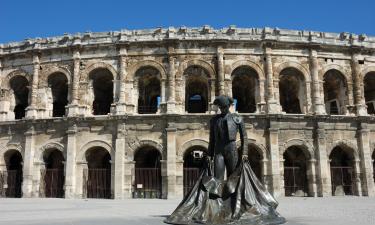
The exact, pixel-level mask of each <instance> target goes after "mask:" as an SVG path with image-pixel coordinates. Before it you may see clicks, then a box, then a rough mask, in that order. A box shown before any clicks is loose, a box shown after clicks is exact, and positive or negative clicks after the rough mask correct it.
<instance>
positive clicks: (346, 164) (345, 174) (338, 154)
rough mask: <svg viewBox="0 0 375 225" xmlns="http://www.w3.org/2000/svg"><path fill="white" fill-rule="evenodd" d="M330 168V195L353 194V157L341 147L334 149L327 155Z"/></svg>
mask: <svg viewBox="0 0 375 225" xmlns="http://www.w3.org/2000/svg"><path fill="white" fill-rule="evenodd" d="M329 159H330V160H331V162H330V167H331V183H332V195H353V194H354V185H353V182H354V179H353V175H354V169H353V159H354V157H353V156H352V155H350V154H348V153H347V152H345V151H344V150H343V149H342V148H341V147H335V148H334V149H333V150H332V152H331V154H330V155H329Z"/></svg>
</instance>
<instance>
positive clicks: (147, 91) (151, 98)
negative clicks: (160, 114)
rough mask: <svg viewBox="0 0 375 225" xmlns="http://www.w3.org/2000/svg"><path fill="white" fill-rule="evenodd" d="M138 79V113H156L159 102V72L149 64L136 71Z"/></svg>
mask: <svg viewBox="0 0 375 225" xmlns="http://www.w3.org/2000/svg"><path fill="white" fill-rule="evenodd" d="M135 75H136V78H137V79H138V113H140V114H146V113H156V112H157V110H158V107H159V104H160V89H161V88H160V73H159V71H158V70H157V69H155V68H154V67H151V66H147V67H143V68H141V69H139V70H138V71H137V72H136V74H135Z"/></svg>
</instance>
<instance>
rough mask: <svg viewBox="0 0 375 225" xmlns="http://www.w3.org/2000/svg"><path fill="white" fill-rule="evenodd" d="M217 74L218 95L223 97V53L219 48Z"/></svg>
mask: <svg viewBox="0 0 375 225" xmlns="http://www.w3.org/2000/svg"><path fill="white" fill-rule="evenodd" d="M217 68H218V69H217V72H218V79H219V95H225V94H226V93H225V89H224V51H223V48H222V47H221V46H220V47H218V48H217Z"/></svg>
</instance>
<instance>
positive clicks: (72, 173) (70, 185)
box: [65, 124, 77, 199]
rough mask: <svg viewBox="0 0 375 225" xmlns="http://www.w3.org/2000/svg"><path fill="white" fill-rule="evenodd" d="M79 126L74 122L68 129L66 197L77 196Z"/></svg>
mask: <svg viewBox="0 0 375 225" xmlns="http://www.w3.org/2000/svg"><path fill="white" fill-rule="evenodd" d="M76 134H77V126H76V125H75V124H73V125H72V126H70V127H69V128H68V130H67V131H66V135H67V143H66V161H65V198H68V199H72V198H76V197H77V191H76V167H77V164H76V154H77V140H76Z"/></svg>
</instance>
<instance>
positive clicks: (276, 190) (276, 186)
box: [268, 124, 281, 197]
mask: <svg viewBox="0 0 375 225" xmlns="http://www.w3.org/2000/svg"><path fill="white" fill-rule="evenodd" d="M268 131H269V146H268V147H269V150H270V161H269V162H270V166H269V169H270V178H271V179H270V180H271V185H272V186H271V188H270V191H271V193H272V194H273V195H274V196H275V197H278V196H280V195H281V174H280V171H281V169H280V153H279V128H278V127H277V124H274V125H273V126H271V127H270V128H269V129H268Z"/></svg>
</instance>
